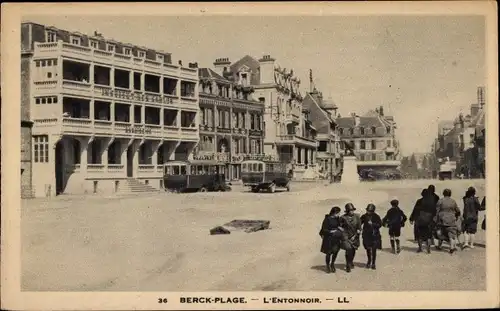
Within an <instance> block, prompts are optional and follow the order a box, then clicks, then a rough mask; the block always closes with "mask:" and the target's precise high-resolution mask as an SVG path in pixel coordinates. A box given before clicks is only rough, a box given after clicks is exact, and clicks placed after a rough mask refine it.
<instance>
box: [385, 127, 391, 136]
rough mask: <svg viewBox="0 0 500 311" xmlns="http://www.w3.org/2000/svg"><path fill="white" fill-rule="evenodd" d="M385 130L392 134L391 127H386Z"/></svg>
mask: <svg viewBox="0 0 500 311" xmlns="http://www.w3.org/2000/svg"><path fill="white" fill-rule="evenodd" d="M385 130H386V131H387V134H390V133H391V127H390V126H388V127H386V128H385Z"/></svg>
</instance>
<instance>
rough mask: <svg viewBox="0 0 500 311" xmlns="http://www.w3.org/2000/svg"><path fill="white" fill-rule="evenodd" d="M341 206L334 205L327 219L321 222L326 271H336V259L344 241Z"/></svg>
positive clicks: (322, 248)
mask: <svg viewBox="0 0 500 311" xmlns="http://www.w3.org/2000/svg"><path fill="white" fill-rule="evenodd" d="M339 214H340V207H338V206H334V207H333V208H332V209H331V210H330V213H329V214H327V215H325V219H324V220H323V223H322V224H321V230H320V231H319V235H320V236H321V238H322V241H321V252H322V253H323V254H325V255H326V257H325V261H326V272H327V273H330V272H334V273H335V260H336V259H337V255H338V253H339V251H340V246H341V243H342V241H343V232H342V231H343V229H342V227H341V219H340V217H339Z"/></svg>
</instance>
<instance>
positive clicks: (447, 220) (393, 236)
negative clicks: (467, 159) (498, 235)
mask: <svg viewBox="0 0 500 311" xmlns="http://www.w3.org/2000/svg"><path fill="white" fill-rule="evenodd" d="M434 190H435V189H434V186H432V185H431V186H429V188H427V189H424V191H422V198H421V199H419V200H417V203H416V204H415V207H414V209H413V212H412V215H411V216H410V219H409V220H410V223H411V224H414V228H415V231H414V233H415V240H416V241H417V242H418V250H417V252H421V251H422V242H426V243H427V251H428V253H430V245H431V244H434V237H436V238H437V239H438V241H439V246H437V247H438V248H440V247H441V245H442V243H443V241H445V240H447V241H448V242H449V243H450V253H453V251H454V250H455V245H456V243H454V239H455V237H456V236H457V235H456V234H455V233H457V232H463V234H464V237H465V242H464V245H465V247H470V246H471V245H473V243H472V240H473V234H474V233H475V231H476V227H477V214H478V211H481V210H484V206H485V203H484V201H485V200H484V199H483V202H482V203H481V204H479V202H478V199H477V197H475V189H474V188H472V187H470V188H469V189H468V190H467V192H466V196H465V197H464V198H463V199H464V215H463V218H464V220H463V224H462V227H461V228H460V229H459V228H458V226H457V227H455V225H454V222H455V221H456V220H458V218H459V216H460V210H459V209H458V206H457V204H456V202H455V201H454V200H453V199H451V190H449V189H445V191H444V192H443V198H442V199H440V198H439V197H438V196H437V195H436V194H435V193H434ZM390 204H391V207H390V209H389V210H388V211H387V213H386V215H385V216H384V218H380V216H379V215H378V214H377V213H376V212H375V205H373V204H368V206H367V208H366V213H365V214H363V215H362V216H359V215H358V214H356V213H354V211H355V210H356V208H355V207H354V205H353V204H352V203H348V204H346V206H345V213H344V214H343V215H340V211H341V210H340V208H339V207H338V206H335V207H333V208H332V209H331V211H330V213H329V214H327V215H325V219H324V220H323V223H322V226H321V230H320V232H319V234H320V236H321V237H322V244H321V252H322V253H324V254H326V269H327V272H328V273H330V272H335V266H334V264H335V260H336V258H337V255H338V253H339V251H340V250H341V249H344V250H345V251H346V271H347V272H350V271H351V269H353V268H354V264H353V261H354V256H355V254H356V250H357V249H358V248H359V246H360V244H361V243H360V236H361V238H362V245H363V247H364V248H365V250H366V255H367V258H368V261H367V264H366V268H370V269H373V270H375V269H376V259H377V250H381V249H382V236H381V234H380V229H381V228H382V227H387V228H388V231H389V237H390V244H391V250H392V252H393V253H394V254H399V253H400V252H401V243H400V236H401V229H402V228H403V227H404V226H405V223H406V222H407V220H408V218H407V216H406V215H405V213H404V212H403V210H401V208H400V207H399V201H398V200H392V201H391V202H390ZM474 220H475V221H474ZM484 223H485V221H483V224H484ZM483 226H485V225H483ZM483 226H482V227H483ZM437 228H439V229H437ZM484 228H485V227H483V229H484ZM440 231H442V232H441V233H439V232H440ZM436 232H438V233H437V235H438V236H434V234H436ZM454 232H455V233H454ZM443 234H444V235H445V236H443ZM439 235H441V236H439ZM457 240H458V238H457Z"/></svg>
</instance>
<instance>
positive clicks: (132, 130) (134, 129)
mask: <svg viewBox="0 0 500 311" xmlns="http://www.w3.org/2000/svg"><path fill="white" fill-rule="evenodd" d="M125 133H128V134H151V129H150V128H145V127H135V126H128V127H126V128H125Z"/></svg>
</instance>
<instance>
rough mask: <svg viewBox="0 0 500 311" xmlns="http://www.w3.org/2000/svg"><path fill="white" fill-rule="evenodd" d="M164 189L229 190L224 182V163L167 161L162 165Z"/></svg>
mask: <svg viewBox="0 0 500 311" xmlns="http://www.w3.org/2000/svg"><path fill="white" fill-rule="evenodd" d="M163 184H164V187H165V190H166V191H172V192H193V191H198V192H207V191H231V187H230V186H231V183H228V182H226V176H225V175H224V165H223V164H220V163H217V162H216V161H192V162H190V161H169V162H167V163H165V164H164V165H163Z"/></svg>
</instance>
